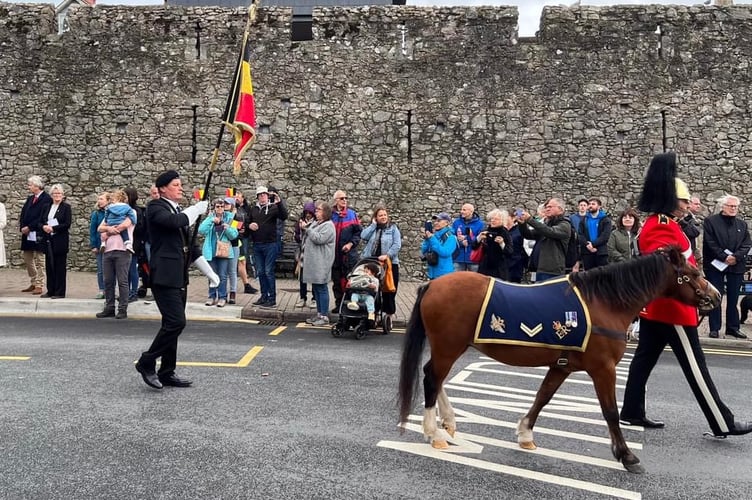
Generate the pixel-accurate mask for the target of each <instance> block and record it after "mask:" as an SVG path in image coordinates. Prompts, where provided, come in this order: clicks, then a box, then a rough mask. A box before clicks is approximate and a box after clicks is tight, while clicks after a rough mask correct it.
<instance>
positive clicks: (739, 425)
mask: <svg viewBox="0 0 752 500" xmlns="http://www.w3.org/2000/svg"><path fill="white" fill-rule="evenodd" d="M750 432H752V422H734V428H733V429H731V430H730V431H729V435H730V436H743V435H744V434H749V433H750Z"/></svg>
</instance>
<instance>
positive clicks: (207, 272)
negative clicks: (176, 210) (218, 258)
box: [183, 202, 219, 288]
mask: <svg viewBox="0 0 752 500" xmlns="http://www.w3.org/2000/svg"><path fill="white" fill-rule="evenodd" d="M201 203H204V202H201ZM194 206H195V205H194ZM191 208H193V207H191ZM183 213H185V211H183ZM193 263H194V264H195V265H196V267H197V268H198V270H199V271H201V272H202V273H203V274H204V276H206V277H207V278H209V286H210V287H212V288H217V287H218V286H219V276H217V273H215V272H214V269H212V268H211V266H210V265H209V263H208V262H207V261H206V259H205V258H204V257H199V258H198V259H196V260H194V261H193Z"/></svg>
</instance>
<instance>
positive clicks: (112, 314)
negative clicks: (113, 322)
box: [97, 309, 115, 318]
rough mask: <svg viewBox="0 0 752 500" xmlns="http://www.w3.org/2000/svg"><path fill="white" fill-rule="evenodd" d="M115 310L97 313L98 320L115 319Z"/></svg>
mask: <svg viewBox="0 0 752 500" xmlns="http://www.w3.org/2000/svg"><path fill="white" fill-rule="evenodd" d="M114 317H115V309H105V310H104V311H102V312H98V313H97V318H114Z"/></svg>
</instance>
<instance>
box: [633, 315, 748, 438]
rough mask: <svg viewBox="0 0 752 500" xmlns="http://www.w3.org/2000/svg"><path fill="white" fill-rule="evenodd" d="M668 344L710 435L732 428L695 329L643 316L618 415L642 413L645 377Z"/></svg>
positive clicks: (719, 433)
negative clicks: (703, 415)
mask: <svg viewBox="0 0 752 500" xmlns="http://www.w3.org/2000/svg"><path fill="white" fill-rule="evenodd" d="M667 344H668V345H670V346H671V350H672V351H674V354H675V355H676V359H677V360H678V361H679V365H680V366H681V369H682V371H683V372H684V377H685V378H686V379H687V382H688V383H689V386H690V387H691V389H692V392H693V393H694V395H695V399H696V400H697V403H698V404H699V405H700V408H701V409H702V412H703V413H704V414H705V418H706V419H707V421H708V424H709V425H710V428H711V429H712V430H713V434H715V435H721V434H725V433H727V432H728V431H729V429H733V427H734V414H733V413H731V410H729V409H728V408H727V407H726V405H725V404H723V401H721V397H720V396H719V395H718V390H717V389H716V388H715V384H714V383H713V379H712V378H711V377H710V373H709V372H708V367H707V364H706V363H705V353H703V352H702V347H701V346H700V339H699V337H698V334H697V328H696V327H693V326H681V325H669V324H667V323H661V322H659V321H650V320H646V319H644V318H641V319H640V340H639V342H638V344H637V349H636V350H635V353H634V357H633V358H632V363H631V364H630V365H629V376H628V377H627V385H626V388H625V389H624V404H623V405H622V408H621V417H622V418H640V417H644V416H645V387H646V385H647V383H648V377H650V372H651V371H652V370H653V368H654V367H655V365H656V363H657V362H658V358H659V357H660V355H661V353H662V352H663V349H664V348H665V347H666V345H667Z"/></svg>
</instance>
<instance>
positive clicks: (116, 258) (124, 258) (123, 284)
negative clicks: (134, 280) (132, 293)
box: [102, 250, 131, 312]
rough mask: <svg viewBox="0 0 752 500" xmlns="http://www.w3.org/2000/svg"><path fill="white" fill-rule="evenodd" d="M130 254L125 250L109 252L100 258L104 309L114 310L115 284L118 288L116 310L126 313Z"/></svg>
mask: <svg viewBox="0 0 752 500" xmlns="http://www.w3.org/2000/svg"><path fill="white" fill-rule="evenodd" d="M130 260H131V253H130V252H126V251H125V250H110V251H109V252H105V253H104V254H103V257H102V272H103V273H104V309H105V310H107V311H113V310H115V282H116V281H117V286H118V309H119V310H120V311H123V312H126V311H128V267H129V266H130Z"/></svg>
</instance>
